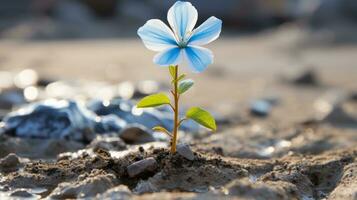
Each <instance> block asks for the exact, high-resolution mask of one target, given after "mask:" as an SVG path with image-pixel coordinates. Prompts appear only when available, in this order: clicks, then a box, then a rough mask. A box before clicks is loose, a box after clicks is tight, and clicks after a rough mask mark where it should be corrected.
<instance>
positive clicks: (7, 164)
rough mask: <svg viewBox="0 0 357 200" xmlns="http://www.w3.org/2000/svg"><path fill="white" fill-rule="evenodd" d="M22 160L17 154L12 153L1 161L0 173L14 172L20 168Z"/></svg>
mask: <svg viewBox="0 0 357 200" xmlns="http://www.w3.org/2000/svg"><path fill="white" fill-rule="evenodd" d="M20 164H21V163H20V159H19V157H18V156H17V155H16V154H13V153H10V154H9V155H7V156H6V157H5V158H2V159H0V171H1V172H5V173H7V172H13V171H16V170H17V169H18V168H19V166H20Z"/></svg>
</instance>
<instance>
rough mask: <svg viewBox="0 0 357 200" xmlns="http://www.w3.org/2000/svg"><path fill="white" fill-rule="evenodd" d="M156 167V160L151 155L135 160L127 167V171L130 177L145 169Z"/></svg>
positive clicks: (149, 169)
mask: <svg viewBox="0 0 357 200" xmlns="http://www.w3.org/2000/svg"><path fill="white" fill-rule="evenodd" d="M156 167H157V162H156V160H155V159H154V158H153V157H149V158H146V159H144V160H140V161H137V162H135V163H133V164H131V165H129V166H128V167H127V172H128V174H129V176H130V177H135V176H137V175H139V174H141V173H142V172H145V171H154V170H155V169H156Z"/></svg>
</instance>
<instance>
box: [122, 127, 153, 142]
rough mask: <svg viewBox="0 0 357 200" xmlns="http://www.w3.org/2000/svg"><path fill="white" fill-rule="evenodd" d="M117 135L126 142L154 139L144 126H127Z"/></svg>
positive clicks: (150, 140)
mask: <svg viewBox="0 0 357 200" xmlns="http://www.w3.org/2000/svg"><path fill="white" fill-rule="evenodd" d="M119 137H120V138H121V139H122V140H123V141H124V142H125V143H127V144H143V143H147V142H153V141H155V138H154V137H153V135H152V134H151V133H149V130H147V129H146V128H145V127H144V126H140V125H136V126H128V127H127V128H125V129H124V130H123V131H121V132H120V133H119Z"/></svg>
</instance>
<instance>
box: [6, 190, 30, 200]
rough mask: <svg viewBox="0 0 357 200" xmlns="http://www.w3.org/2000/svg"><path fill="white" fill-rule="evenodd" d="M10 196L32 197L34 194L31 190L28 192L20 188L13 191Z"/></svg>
mask: <svg viewBox="0 0 357 200" xmlns="http://www.w3.org/2000/svg"><path fill="white" fill-rule="evenodd" d="M10 196H15V197H25V198H26V197H32V196H33V195H32V194H31V193H29V192H27V191H26V190H23V189H20V190H16V191H14V192H13V193H11V195H10Z"/></svg>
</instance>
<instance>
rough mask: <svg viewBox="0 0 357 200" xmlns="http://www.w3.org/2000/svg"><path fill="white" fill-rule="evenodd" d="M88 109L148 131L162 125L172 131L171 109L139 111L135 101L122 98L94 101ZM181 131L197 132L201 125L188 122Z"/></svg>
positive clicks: (182, 126)
mask: <svg viewBox="0 0 357 200" xmlns="http://www.w3.org/2000/svg"><path fill="white" fill-rule="evenodd" d="M88 108H89V109H90V110H92V111H93V112H94V113H96V114H97V115H99V116H101V117H103V116H108V115H116V116H117V117H119V118H120V119H121V120H123V121H125V122H126V123H127V124H129V125H130V124H140V125H143V126H145V127H146V128H148V129H151V128H152V127H154V126H157V125H158V124H160V125H161V126H163V127H165V128H166V129H167V130H172V124H173V119H172V112H171V110H169V108H165V107H162V108H160V109H155V108H153V109H139V108H136V107H135V104H134V102H133V101H130V100H125V99H121V98H114V99H112V100H111V101H110V102H108V101H92V102H90V103H89V105H88ZM181 130H183V131H188V132H197V131H198V130H199V125H197V124H196V123H194V122H192V121H190V120H188V121H185V122H183V123H182V125H181Z"/></svg>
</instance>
